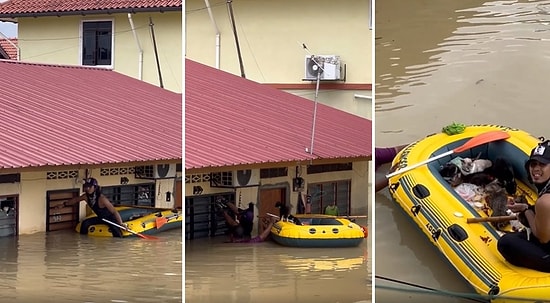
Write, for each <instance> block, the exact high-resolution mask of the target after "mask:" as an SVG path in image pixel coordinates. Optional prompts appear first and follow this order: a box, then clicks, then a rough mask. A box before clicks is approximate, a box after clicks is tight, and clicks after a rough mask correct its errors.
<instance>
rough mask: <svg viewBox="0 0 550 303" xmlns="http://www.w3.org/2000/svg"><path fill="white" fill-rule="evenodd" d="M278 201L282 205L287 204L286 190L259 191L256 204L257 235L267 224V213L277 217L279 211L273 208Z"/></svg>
mask: <svg viewBox="0 0 550 303" xmlns="http://www.w3.org/2000/svg"><path fill="white" fill-rule="evenodd" d="M278 201H280V202H281V203H283V204H286V203H287V201H286V188H284V187H280V188H269V189H260V200H259V203H258V234H260V233H261V232H262V231H263V230H264V229H265V227H266V226H267V222H269V220H270V216H269V215H268V214H267V213H270V214H274V215H277V216H278V215H279V209H278V208H276V207H275V203H277V202H278ZM291 211H292V210H291Z"/></svg>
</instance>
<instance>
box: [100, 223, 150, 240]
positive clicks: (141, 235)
mask: <svg viewBox="0 0 550 303" xmlns="http://www.w3.org/2000/svg"><path fill="white" fill-rule="evenodd" d="M101 220H103V221H105V222H107V223H109V224H111V225H113V226H116V227H118V228H120V229H124V230H125V231H127V232H129V233H132V234H134V235H136V236H138V237H140V238H142V239H147V240H158V238H157V237H155V236H148V235H144V234H140V233H138V232H135V231H133V230H131V229H129V228H126V227H124V226H122V225H118V224H116V223H115V222H111V221H109V220H107V219H105V218H102V219H101Z"/></svg>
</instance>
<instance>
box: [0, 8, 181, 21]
mask: <svg viewBox="0 0 550 303" xmlns="http://www.w3.org/2000/svg"><path fill="white" fill-rule="evenodd" d="M181 9H182V7H181V6H174V7H144V8H115V9H105V10H75V11H63V12H56V11H51V12H26V13H23V12H22V13H0V18H21V17H48V16H49V17H51V16H56V17H61V16H74V15H82V16H86V15H101V14H108V15H110V14H120V13H143V12H159V13H164V12H181Z"/></svg>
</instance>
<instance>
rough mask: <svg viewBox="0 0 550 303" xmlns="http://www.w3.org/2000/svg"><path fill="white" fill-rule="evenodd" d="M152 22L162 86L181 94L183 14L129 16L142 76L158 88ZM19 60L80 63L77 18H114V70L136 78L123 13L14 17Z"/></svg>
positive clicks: (132, 48)
mask: <svg viewBox="0 0 550 303" xmlns="http://www.w3.org/2000/svg"><path fill="white" fill-rule="evenodd" d="M149 17H151V18H152V20H153V24H154V32H155V40H156V44H157V51H158V56H159V63H160V68H161V73H162V80H163V84H164V88H166V89H168V90H171V91H174V92H178V93H181V92H182V90H183V89H182V87H183V86H182V60H183V58H182V14H181V13H180V12H165V13H136V14H132V20H133V22H134V26H135V28H136V33H137V36H138V40H139V42H140V44H141V48H142V49H143V67H142V80H144V81H146V82H148V83H151V84H154V85H156V86H159V85H160V84H159V77H158V71H157V64H156V59H155V53H154V48H153V42H152V38H151V32H150V27H149ZM18 20H19V23H18V38H19V47H20V49H21V53H20V56H21V60H22V61H30V62H44V63H55V64H70V65H78V64H80V55H81V54H80V39H79V38H80V28H81V21H82V20H86V21H90V20H110V21H113V22H114V31H115V38H114V60H113V63H114V66H113V67H114V70H116V71H117V72H120V73H122V74H125V75H128V76H130V77H133V78H136V79H139V78H140V76H139V65H140V58H139V51H138V46H137V42H136V40H135V39H134V35H133V33H132V30H131V26H130V21H129V20H128V15H127V14H113V15H91V16H90V15H88V16H62V17H38V18H19V19H18Z"/></svg>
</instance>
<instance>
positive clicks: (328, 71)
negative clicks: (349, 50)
mask: <svg viewBox="0 0 550 303" xmlns="http://www.w3.org/2000/svg"><path fill="white" fill-rule="evenodd" d="M304 65H305V79H304V80H309V81H315V80H317V74H318V73H319V79H320V80H342V63H341V61H340V56H337V55H307V56H306V58H305V63H304Z"/></svg>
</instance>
